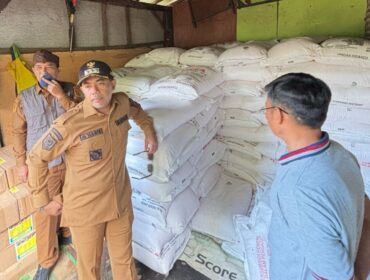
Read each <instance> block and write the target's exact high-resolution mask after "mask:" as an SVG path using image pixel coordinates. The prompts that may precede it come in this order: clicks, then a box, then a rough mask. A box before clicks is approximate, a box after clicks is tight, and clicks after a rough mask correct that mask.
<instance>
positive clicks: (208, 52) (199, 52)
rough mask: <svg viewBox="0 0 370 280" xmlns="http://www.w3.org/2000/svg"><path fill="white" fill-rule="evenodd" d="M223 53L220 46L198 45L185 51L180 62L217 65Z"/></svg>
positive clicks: (209, 65)
mask: <svg viewBox="0 0 370 280" xmlns="http://www.w3.org/2000/svg"><path fill="white" fill-rule="evenodd" d="M221 53H222V51H221V49H220V48H214V47H196V48H192V49H190V50H187V51H185V52H184V53H183V54H182V55H181V56H180V63H181V64H185V65H195V66H208V67H213V66H215V64H216V62H217V59H218V57H219V56H220V54H221Z"/></svg>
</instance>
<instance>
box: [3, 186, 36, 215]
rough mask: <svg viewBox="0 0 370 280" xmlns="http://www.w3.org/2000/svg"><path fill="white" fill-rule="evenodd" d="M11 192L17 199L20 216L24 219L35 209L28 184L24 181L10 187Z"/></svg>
mask: <svg viewBox="0 0 370 280" xmlns="http://www.w3.org/2000/svg"><path fill="white" fill-rule="evenodd" d="M9 192H10V193H11V194H12V195H13V197H14V198H15V199H16V200H17V203H18V211H19V218H20V219H21V220H22V219H24V218H26V217H27V216H29V215H31V214H32V213H33V212H35V211H34V208H33V206H32V198H31V193H30V192H29V190H28V188H27V184H25V183H22V184H19V185H16V186H14V187H12V188H10V189H9Z"/></svg>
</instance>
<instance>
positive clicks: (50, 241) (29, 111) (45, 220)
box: [13, 82, 81, 268]
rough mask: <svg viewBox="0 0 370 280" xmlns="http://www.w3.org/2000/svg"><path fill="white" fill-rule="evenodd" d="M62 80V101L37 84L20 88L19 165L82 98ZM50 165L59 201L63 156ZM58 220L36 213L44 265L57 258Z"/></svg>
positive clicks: (16, 121) (52, 191) (51, 187)
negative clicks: (63, 93) (57, 120)
mask: <svg viewBox="0 0 370 280" xmlns="http://www.w3.org/2000/svg"><path fill="white" fill-rule="evenodd" d="M59 83H60V85H61V86H62V89H63V91H64V92H65V93H66V95H65V96H63V97H61V98H60V99H59V100H58V99H57V98H56V97H54V96H53V95H52V94H50V93H49V92H48V91H47V90H45V89H42V88H41V87H40V86H39V85H38V84H37V85H35V86H32V87H30V88H28V89H25V90H23V91H21V92H20V93H19V95H18V97H17V98H16V100H15V103H14V108H13V137H14V146H13V152H14V156H15V158H16V164H17V166H21V165H25V164H26V154H27V153H28V152H29V151H30V150H31V148H32V146H33V145H34V144H35V142H36V141H37V140H38V139H39V138H40V137H41V136H42V135H43V133H44V132H45V131H47V129H48V128H49V127H50V125H51V124H52V122H53V121H54V120H55V119H56V118H57V117H59V115H61V114H63V113H64V112H65V111H67V110H68V109H70V108H72V107H74V106H75V105H76V104H77V102H78V101H80V100H81V99H79V97H78V94H75V92H74V88H73V85H72V84H70V83H65V82H59ZM48 166H49V167H48V172H47V175H48V179H47V188H46V190H47V191H48V195H49V197H51V198H53V199H55V200H59V201H60V200H61V192H62V186H63V183H64V175H65V165H64V163H63V158H62V157H59V158H57V159H55V160H53V161H50V162H49V163H48ZM59 222H60V217H54V216H49V215H47V214H46V213H44V212H43V211H37V212H36V214H35V223H36V240H37V244H38V246H37V257H38V262H39V264H40V265H41V266H42V267H45V268H48V267H51V266H53V265H54V264H55V263H56V261H57V259H58V254H59V250H58V248H59V247H58V239H57V231H58V228H59ZM61 231H62V235H63V236H65V237H66V236H69V235H70V232H69V229H68V228H62V229H61Z"/></svg>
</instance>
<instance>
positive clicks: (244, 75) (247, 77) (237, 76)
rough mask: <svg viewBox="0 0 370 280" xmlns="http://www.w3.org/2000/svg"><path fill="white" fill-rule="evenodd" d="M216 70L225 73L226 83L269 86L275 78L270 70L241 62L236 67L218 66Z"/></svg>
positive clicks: (259, 65)
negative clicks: (245, 82)
mask: <svg viewBox="0 0 370 280" xmlns="http://www.w3.org/2000/svg"><path fill="white" fill-rule="evenodd" d="M216 69H217V70H218V71H220V72H221V73H223V75H224V79H225V81H230V80H242V81H249V82H260V83H262V84H267V83H268V82H271V81H272V80H273V79H274V78H275V76H274V75H273V73H272V71H271V70H270V68H268V67H264V66H262V65H261V64H259V63H254V64H247V63H244V62H240V63H238V64H236V65H218V66H217V67H216Z"/></svg>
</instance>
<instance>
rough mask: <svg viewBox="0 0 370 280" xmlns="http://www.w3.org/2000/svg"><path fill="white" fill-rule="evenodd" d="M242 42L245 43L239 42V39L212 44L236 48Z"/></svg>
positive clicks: (217, 46)
mask: <svg viewBox="0 0 370 280" xmlns="http://www.w3.org/2000/svg"><path fill="white" fill-rule="evenodd" d="M241 44H243V43H241V42H237V41H231V42H225V43H217V44H214V45H212V47H216V48H222V49H225V50H227V49H231V48H235V47H237V46H239V45H241Z"/></svg>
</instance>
